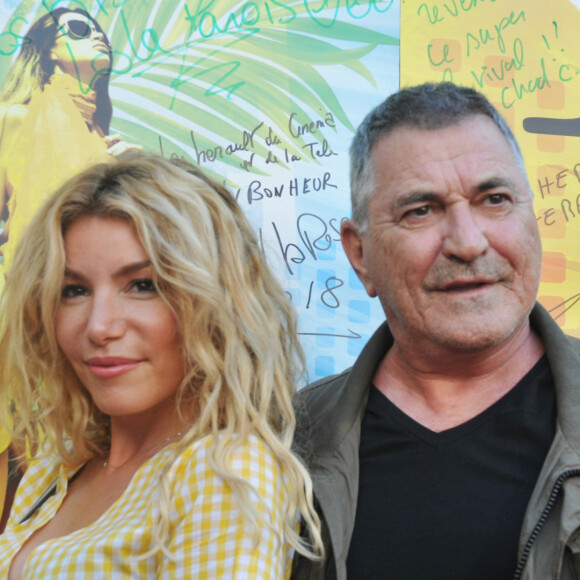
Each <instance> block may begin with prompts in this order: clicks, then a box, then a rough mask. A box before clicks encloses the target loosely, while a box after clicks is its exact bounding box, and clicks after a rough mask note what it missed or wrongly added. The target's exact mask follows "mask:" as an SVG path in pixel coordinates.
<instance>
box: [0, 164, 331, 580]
mask: <svg viewBox="0 0 580 580" xmlns="http://www.w3.org/2000/svg"><path fill="white" fill-rule="evenodd" d="M2 300H3V303H2V304H0V306H1V307H2V312H3V313H5V316H4V319H3V323H4V324H3V328H2V333H1V335H0V385H1V386H2V389H3V390H4V392H3V393H2V394H3V396H5V397H9V398H11V399H12V401H13V405H12V410H11V411H10V412H11V420H12V423H13V425H14V429H13V433H12V437H13V441H14V443H15V446H16V448H19V449H25V448H26V449H28V450H29V452H30V451H31V452H32V453H33V454H34V460H33V461H32V462H31V463H30V465H29V466H28V468H27V471H26V473H25V475H24V477H23V479H22V482H21V484H20V487H19V489H18V492H17V495H16V499H15V502H14V505H13V508H12V513H11V516H10V521H9V522H8V526H7V528H6V531H5V533H4V534H3V535H2V536H0V553H1V554H2V558H1V559H0V577H3V578H5V577H8V578H9V579H11V580H13V579H17V578H18V579H19V578H51V577H63V578H64V577H71V578H72V577H75V575H79V576H82V575H83V574H89V575H91V576H94V577H102V576H103V577H104V576H107V577H109V576H114V575H115V574H119V575H121V574H122V575H123V576H127V577H129V576H131V577H140V578H145V577H148V578H151V577H156V576H157V577H164V578H165V577H167V578H232V579H236V580H238V579H240V578H288V577H289V574H290V566H291V559H292V555H293V552H294V551H296V550H297V551H298V552H300V553H305V554H310V555H311V556H312V557H316V556H315V555H316V554H320V551H321V541H320V534H319V529H318V525H319V522H318V519H317V516H316V515H315V512H314V510H313V505H312V491H311V484H310V479H309V476H308V474H307V472H306V471H305V469H304V467H303V465H302V464H301V463H300V461H299V460H298V459H297V458H296V456H295V455H294V454H293V452H292V451H291V444H292V438H293V432H294V415H293V412H292V398H293V393H294V381H295V379H296V377H297V373H299V371H300V367H299V366H298V362H299V361H301V360H302V356H301V353H300V348H299V345H298V343H297V339H296V332H295V320H294V314H293V311H292V308H291V306H290V304H289V302H288V299H287V297H286V295H285V293H284V291H283V289H282V288H281V287H280V285H279V284H278V283H277V281H276V280H275V278H274V277H273V275H272V274H271V272H270V270H269V269H268V267H267V265H266V263H265V261H264V257H263V255H262V253H261V251H260V249H259V246H258V243H257V240H256V237H255V235H254V233H253V231H252V229H251V227H250V226H249V224H248V222H247V220H246V219H245V218H244V216H243V214H242V212H241V211H240V209H239V208H238V206H237V205H236V203H235V201H234V200H233V198H232V197H231V196H230V195H229V193H228V192H227V191H225V190H224V189H223V188H222V187H221V186H220V185H218V184H216V183H214V182H212V181H211V180H210V179H208V178H207V177H205V176H203V175H202V174H201V173H199V172H198V170H196V169H194V168H190V167H185V168H184V167H183V166H177V165H176V164H173V163H171V162H169V161H166V160H163V159H161V158H157V157H153V156H148V155H145V154H134V155H132V156H131V157H130V158H129V159H124V160H122V161H117V162H113V163H112V164H101V165H97V166H95V167H92V168H90V169H88V170H87V171H85V172H84V173H82V174H81V175H79V176H78V177H75V178H73V179H72V180H70V181H69V182H67V183H66V184H65V185H64V186H63V187H62V188H61V189H60V190H59V191H58V192H57V193H56V194H55V195H54V196H53V197H52V198H50V199H49V201H48V203H47V204H46V205H45V206H44V207H43V208H42V209H41V211H40V212H39V213H38V214H37V215H36V216H35V218H34V220H33V222H32V224H31V227H30V228H29V229H28V230H27V232H26V234H25V236H24V237H23V241H22V243H21V245H20V246H19V248H18V251H17V255H16V259H15V262H14V265H13V267H12V269H11V273H10V276H9V278H8V280H7V284H6V290H5V292H4V295H3V297H2ZM8 411H9V410H8V409H5V410H4V414H5V415H6V414H7V413H8ZM6 419H7V418H6V417H5V420H6ZM300 515H301V516H302V518H303V520H304V521H305V522H306V526H307V528H308V529H309V532H310V538H311V541H310V542H309V544H308V545H306V544H304V542H303V541H302V540H301V539H300V537H299V534H298V531H299V530H298V521H299V518H300Z"/></svg>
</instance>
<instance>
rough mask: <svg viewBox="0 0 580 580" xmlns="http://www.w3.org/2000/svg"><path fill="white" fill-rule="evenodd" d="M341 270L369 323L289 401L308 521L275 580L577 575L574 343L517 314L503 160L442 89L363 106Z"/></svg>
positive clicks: (497, 124) (513, 146) (531, 284)
mask: <svg viewBox="0 0 580 580" xmlns="http://www.w3.org/2000/svg"><path fill="white" fill-rule="evenodd" d="M351 157H352V166H351V189H352V205H353V217H352V220H349V221H346V222H344V223H343V226H342V243H343V246H344V249H345V251H346V254H347V255H348V258H349V260H350V263H351V264H352V266H353V268H354V269H355V271H356V273H357V275H358V277H359V278H360V280H361V282H362V283H363V285H364V287H365V289H366V291H367V293H368V294H369V296H371V297H374V296H377V297H378V298H379V300H380V301H381V305H382V307H383V309H384V312H385V315H386V318H387V322H385V323H384V324H383V325H382V326H381V327H380V328H379V329H378V330H377V332H376V333H375V334H374V335H373V337H372V338H371V339H370V341H369V342H368V344H367V345H366V347H365V348H364V350H363V351H362V353H361V355H360V356H359V358H358V359H357V361H356V363H355V365H354V366H353V367H352V368H351V369H348V370H347V371H345V372H344V373H342V374H340V375H337V376H334V377H331V378H328V379H325V380H323V381H320V382H318V383H316V384H314V385H312V386H311V387H309V388H308V389H305V390H304V391H302V392H301V401H300V402H299V406H298V409H299V425H298V438H297V441H298V443H297V445H298V446H300V447H301V448H302V449H303V450H304V453H305V458H306V460H307V462H308V465H309V468H310V469H311V472H312V475H313V479H314V486H315V494H316V498H317V502H318V505H319V508H320V514H321V517H322V519H323V523H324V529H323V532H324V535H325V538H326V549H327V559H326V562H325V564H324V565H323V566H317V565H313V564H311V563H309V562H308V561H307V560H305V559H301V558H297V561H296V566H295V569H294V577H295V578H332V579H334V578H339V579H344V578H346V577H347V576H348V578H349V579H358V578H363V579H365V580H376V579H381V578H388V579H394V580H425V579H438V580H439V579H440V580H454V579H457V580H478V579H480V580H503V579H512V578H516V579H518V578H527V579H537V580H548V579H552V578H562V579H570V578H580V390H579V386H580V341H577V340H575V339H571V338H568V337H566V336H565V335H564V334H563V333H562V332H561V331H560V329H559V327H558V326H557V325H556V323H555V322H554V321H553V320H552V319H551V318H550V316H549V315H548V314H547V313H546V311H545V310H543V308H542V307H541V306H540V305H539V304H536V303H535V300H536V294H537V290H538V283H539V279H540V266H541V246H540V237H539V233H538V228H537V224H536V218H535V215H534V210H533V205H532V193H531V190H530V186H529V184H528V181H527V178H526V174H525V169H524V164H523V160H522V156H521V152H520V150H519V147H518V145H517V142H516V140H515V138H514V136H513V134H512V133H511V131H510V129H509V127H508V126H507V125H506V123H505V121H504V120H503V118H502V117H501V116H500V115H499V114H498V112H497V111H496V110H495V109H494V108H493V106H492V105H491V104H490V103H489V102H488V100H487V99H486V98H485V97H484V96H483V95H481V94H479V93H477V92H475V91H473V90H471V89H467V88H460V87H457V86H455V85H452V84H449V83H444V84H439V85H432V84H426V85H421V86H418V87H414V88H409V89H404V90H401V91H400V92H398V93H396V94H394V95H392V96H391V97H389V98H388V99H387V100H386V101H385V102H384V103H382V104H381V105H379V106H378V107H377V108H376V109H374V110H373V111H372V112H371V113H370V114H369V115H368V116H367V118H366V119H365V120H364V121H363V123H362V125H361V126H360V127H359V129H358V132H357V134H356V136H355V138H354V142H353V145H352V147H351Z"/></svg>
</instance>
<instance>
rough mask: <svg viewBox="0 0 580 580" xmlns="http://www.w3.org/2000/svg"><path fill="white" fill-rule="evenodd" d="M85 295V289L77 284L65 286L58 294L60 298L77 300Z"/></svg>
mask: <svg viewBox="0 0 580 580" xmlns="http://www.w3.org/2000/svg"><path fill="white" fill-rule="evenodd" d="M86 295H87V289H86V288H85V287H84V286H81V285H79V284H67V285H66V286H64V287H63V289H62V291H61V293H60V296H61V298H77V297H78V296H86Z"/></svg>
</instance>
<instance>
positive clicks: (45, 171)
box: [0, 0, 400, 380]
mask: <svg viewBox="0 0 580 580" xmlns="http://www.w3.org/2000/svg"><path fill="white" fill-rule="evenodd" d="M0 7H1V18H2V21H1V22H0V25H1V28H2V33H1V34H0V86H4V89H6V86H7V84H8V82H7V79H9V71H10V70H11V68H12V67H13V66H14V62H15V61H16V59H17V57H18V55H19V54H20V52H21V51H22V50H24V48H25V47H26V45H28V44H30V43H33V42H34V40H35V39H34V38H32V36H33V35H31V34H30V33H29V32H28V31H29V29H30V27H31V26H32V25H33V24H34V23H36V22H37V21H38V20H39V19H41V18H43V17H46V15H48V14H55V12H54V11H55V10H58V9H59V8H69V9H74V8H80V9H83V10H86V12H87V13H88V14H89V15H90V17H91V18H92V20H89V22H88V25H89V29H90V28H91V27H94V28H95V30H98V32H99V33H100V32H101V31H102V35H101V36H102V37H103V38H102V39H101V41H100V44H98V43H97V44H95V43H93V46H92V48H93V49H94V50H96V52H93V56H91V57H88V58H90V59H91V60H90V64H91V71H92V73H94V74H93V78H92V79H91V83H92V85H94V87H97V88H98V90H96V93H97V96H96V97H94V98H93V96H92V93H91V95H87V94H85V93H86V91H84V89H83V87H82V83H81V84H80V83H78V82H77V83H76V84H75V83H74V82H73V83H72V86H71V85H70V83H69V84H67V83H64V84H63V82H62V79H59V78H56V75H54V74H52V76H51V72H50V71H49V72H48V73H47V76H48V77H49V79H48V80H47V83H46V85H45V86H44V87H42V88H39V89H36V92H34V94H33V95H32V97H31V98H30V100H29V101H27V102H25V103H19V104H18V103H17V105H18V106H15V104H14V95H12V97H10V98H12V101H10V99H8V100H7V99H6V98H5V99H4V101H3V102H2V103H0V112H1V116H0V122H1V123H2V131H1V132H0V169H1V170H2V173H1V175H3V176H4V187H3V188H2V189H3V193H2V197H1V198H0V201H1V206H0V209H1V211H2V220H3V221H2V223H1V224H0V225H1V227H2V229H3V232H4V233H3V234H0V235H1V236H3V237H2V239H1V240H0V241H1V242H2V243H3V245H2V246H1V247H0V249H2V248H4V250H5V251H4V258H3V259H4V261H5V262H6V264H4V266H5V267H7V268H9V261H10V252H11V249H10V244H11V243H12V242H13V241H15V240H16V239H17V237H18V236H19V235H20V229H21V227H23V226H22V224H25V223H27V221H28V220H29V219H30V215H31V213H33V211H34V209H35V207H36V206H37V205H38V204H40V203H41V202H42V200H43V199H44V198H45V197H46V196H47V195H48V191H47V190H51V189H53V188H54V187H55V186H56V182H57V181H59V180H62V179H63V176H64V175H65V174H66V173H67V172H73V173H74V172H75V171H78V170H79V168H82V166H83V165H88V164H89V163H91V162H93V161H98V160H101V159H102V158H103V157H105V158H106V156H107V155H108V154H107V152H106V149H107V147H110V146H111V145H112V144H117V145H116V147H123V146H130V145H131V144H136V145H140V146H142V147H143V148H144V149H146V150H148V151H154V152H157V153H160V154H162V155H164V156H165V157H179V158H184V159H187V160H189V161H193V162H194V163H197V164H199V165H200V166H201V167H202V168H203V169H204V170H205V171H207V172H208V173H209V174H211V175H212V176H213V177H214V178H216V179H218V180H219V181H222V182H224V183H225V184H226V185H227V186H228V187H229V189H230V190H231V191H232V193H233V194H234V195H235V196H236V198H237V199H238V202H239V203H240V205H241V206H242V208H243V209H244V211H245V212H246V214H247V216H248V217H249V219H250V220H251V222H252V224H253V226H254V227H255V229H256V231H257V233H258V235H259V238H260V240H261V242H262V244H263V247H264V250H265V252H266V254H267V256H268V258H269V261H270V263H271V264H272V266H273V267H274V269H275V271H276V272H277V274H278V275H279V278H280V280H281V281H282V284H283V286H284V287H285V289H286V290H287V292H288V294H289V295H290V296H291V299H292V302H293V303H294V305H295V306H296V307H297V309H298V313H299V331H300V334H301V336H302V339H303V345H304V347H305V350H306V354H307V363H308V369H307V370H308V376H309V379H310V380H313V379H316V378H319V377H323V376H327V375H329V374H331V373H334V372H337V371H340V370H342V369H343V368H346V367H347V366H349V365H350V364H351V363H352V362H353V361H354V359H355V357H356V356H357V355H358V353H359V352H360V350H361V348H362V347H363V346H364V344H365V342H366V340H367V338H368V337H369V335H370V334H371V333H372V332H373V331H374V329H375V328H376V327H377V326H378V324H379V323H380V322H381V321H382V320H383V318H384V315H383V314H382V310H381V308H380V305H379V304H378V302H377V301H376V300H374V301H373V300H370V299H369V298H368V297H367V295H366V293H365V291H364V289H363V287H362V285H361V284H360V283H359V281H358V279H357V278H356V276H355V275H354V273H353V272H352V270H351V268H350V266H349V264H348V261H347V260H346V257H345V256H344V253H343V251H342V247H341V245H340V237H339V230H340V222H341V220H342V219H344V218H345V217H348V216H349V215H350V197H349V196H350V193H349V185H348V147H349V145H350V141H351V139H352V136H353V132H354V130H355V128H356V126H357V125H358V124H359V123H360V121H361V120H362V118H363V117H364V115H365V114H366V113H367V112H368V111H369V110H370V109H371V108H372V107H373V106H375V105H376V104H378V103H379V102H380V101H382V100H383V99H384V98H385V97H386V96H388V95H389V94H390V93H392V92H394V91H396V90H397V88H398V85H399V29H400V3H399V2H398V1H396V0H360V1H356V2H353V1H352V0H257V1H247V2H243V1H236V0H187V1H183V0H156V1H155V0H151V1H145V0H84V1H80V0H79V1H74V2H70V1H67V2H59V1H58V0H51V1H46V0H44V1H40V2H39V1H29V0H24V1H21V2H11V1H10V0H4V2H3V3H2V4H0ZM48 18H49V19H50V18H51V17H50V16H49V17H48ZM62 18H63V17H62V16H59V17H58V18H56V19H55V18H52V23H53V24H54V25H55V26H56V31H55V33H56V35H57V38H58V39H59V40H58V42H59V46H60V45H62V49H63V51H64V52H63V55H64V56H62V55H60V56H59V58H63V59H67V58H68V66H69V68H70V67H72V70H73V71H76V73H74V72H73V74H72V75H69V76H70V77H72V78H73V79H74V76H75V74H77V76H78V75H80V71H81V59H82V58H87V57H86V55H85V56H84V57H83V56H82V55H81V49H82V46H84V45H83V42H85V41H86V38H83V36H84V37H86V36H88V35H89V32H90V31H89V32H87V31H86V24H85V30H83V29H82V26H81V24H78V23H68V22H63V20H62ZM70 19H71V17H64V20H65V21H66V20H70ZM49 24H50V22H49ZM38 34H40V32H39V33H38ZM53 35H54V33H53ZM96 36H97V33H95V32H94V31H93V33H92V36H91V38H95V37H96ZM107 39H108V40H107ZM51 42H52V43H53V44H54V42H55V41H54V39H53V40H52V41H51ZM103 43H105V44H109V45H110V47H111V52H110V54H111V56H112V62H111V61H110V59H109V52H108V50H107V49H105V48H104V45H103ZM47 54H49V58H52V60H53V63H54V60H55V59H54V51H53V52H50V51H48V53H47ZM51 55H52V56H51ZM49 64H50V63H49ZM47 66H48V65H47ZM83 70H84V69H83ZM85 74H86V72H85ZM107 83H108V86H106V85H107ZM39 91H40V92H39ZM5 92H6V91H5ZM106 94H108V95H109V96H110V100H111V103H112V107H113V109H112V118H111V120H110V128H109V129H106V128H104V125H106V118H104V120H99V115H100V113H99V111H102V110H105V108H104V107H103V106H101V105H100V104H99V103H100V102H101V101H100V99H102V98H103V95H106ZM5 97H6V95H5ZM89 97H90V98H93V101H94V102H93V101H91V102H89V103H88V104H87V101H88V100H89ZM71 99H72V101H71ZM95 99H96V101H95ZM95 103H96V104H95ZM95 107H96V112H95ZM73 113H74V114H73ZM105 117H106V115H105ZM15 127H16V128H15ZM87 127H88V128H89V129H90V130H89V131H87ZM107 135H108V136H107ZM103 143H104V145H103ZM51 172H52V173H53V174H54V175H51ZM25 208H26V210H25Z"/></svg>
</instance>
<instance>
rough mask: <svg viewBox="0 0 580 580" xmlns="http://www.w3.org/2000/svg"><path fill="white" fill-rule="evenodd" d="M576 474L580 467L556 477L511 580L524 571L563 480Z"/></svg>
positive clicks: (519, 576) (578, 473)
mask: <svg viewBox="0 0 580 580" xmlns="http://www.w3.org/2000/svg"><path fill="white" fill-rule="evenodd" d="M577 475H580V469H569V470H568V471H565V472H564V473H562V474H561V475H560V476H559V477H558V479H557V480H556V483H555V484H554V487H553V488H552V492H551V493H550V497H549V498H548V503H547V504H546V507H545V508H544V511H542V514H541V515H540V519H539V520H538V523H537V524H536V525H535V527H534V529H533V530H532V533H531V534H530V537H529V538H528V541H527V542H526V545H525V546H524V549H523V550H522V557H521V558H520V561H519V563H518V566H517V568H516V571H515V574H514V577H513V580H520V578H521V576H522V572H523V571H524V567H525V565H526V562H527V561H528V557H529V555H530V552H531V550H532V546H533V544H534V542H535V541H536V538H537V537H538V534H539V533H540V530H541V529H542V527H543V525H544V524H545V523H546V520H547V519H548V515H549V514H550V512H551V511H552V508H553V507H554V504H555V503H556V498H557V497H558V494H559V493H560V490H561V489H562V486H563V485H564V481H566V479H568V478H569V477H574V476H577Z"/></svg>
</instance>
